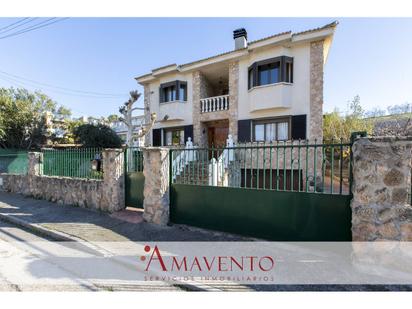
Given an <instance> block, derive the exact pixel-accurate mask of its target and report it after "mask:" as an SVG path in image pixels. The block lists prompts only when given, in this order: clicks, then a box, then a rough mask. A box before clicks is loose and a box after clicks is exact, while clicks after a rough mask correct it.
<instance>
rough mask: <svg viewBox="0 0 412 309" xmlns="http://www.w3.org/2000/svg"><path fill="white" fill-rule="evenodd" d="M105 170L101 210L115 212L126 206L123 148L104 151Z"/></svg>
mask: <svg viewBox="0 0 412 309" xmlns="http://www.w3.org/2000/svg"><path fill="white" fill-rule="evenodd" d="M103 171H104V173H103V192H102V195H103V196H102V200H101V206H100V208H101V210H103V211H108V212H114V211H117V210H120V209H123V208H125V195H124V194H125V193H124V191H125V185H124V152H123V150H122V149H105V150H104V151H103Z"/></svg>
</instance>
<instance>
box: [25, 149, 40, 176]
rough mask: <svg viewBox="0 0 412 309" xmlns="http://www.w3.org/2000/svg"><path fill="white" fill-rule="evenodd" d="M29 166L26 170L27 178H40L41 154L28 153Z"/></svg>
mask: <svg viewBox="0 0 412 309" xmlns="http://www.w3.org/2000/svg"><path fill="white" fill-rule="evenodd" d="M27 155H28V158H29V166H28V170H27V175H29V176H40V175H41V172H42V171H41V161H42V155H43V154H42V153H41V152H29V153H28V154H27Z"/></svg>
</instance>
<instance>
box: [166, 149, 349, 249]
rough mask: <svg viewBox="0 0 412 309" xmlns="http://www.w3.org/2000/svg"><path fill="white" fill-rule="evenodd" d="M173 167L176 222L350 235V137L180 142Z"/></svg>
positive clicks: (256, 233) (313, 236)
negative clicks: (188, 145) (204, 144)
mask: <svg viewBox="0 0 412 309" xmlns="http://www.w3.org/2000/svg"><path fill="white" fill-rule="evenodd" d="M210 153H213V155H212V156H211V155H210ZM170 166H171V170H170V182H171V192H170V198H171V221H172V222H174V223H181V224H189V225H194V226H198V227H203V228H210V229H215V230H220V231H226V232H232V233H238V234H242V235H246V236H252V237H260V238H265V239H269V240H275V241H350V240H351V209H350V200H351V192H350V187H351V143H343V142H342V141H340V142H339V143H333V142H332V143H330V144H317V143H316V141H315V143H314V144H309V143H308V142H306V141H293V142H279V143H270V144H264V143H259V144H245V145H241V146H240V145H238V146H237V147H227V148H211V149H209V148H204V149H199V148H192V149H173V150H170Z"/></svg>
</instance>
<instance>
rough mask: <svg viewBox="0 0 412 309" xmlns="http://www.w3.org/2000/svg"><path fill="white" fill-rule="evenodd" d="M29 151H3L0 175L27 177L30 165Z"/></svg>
mask: <svg viewBox="0 0 412 309" xmlns="http://www.w3.org/2000/svg"><path fill="white" fill-rule="evenodd" d="M27 153H28V152H27V151H15V150H13V151H12V150H1V151H0V173H9V174H19V175H26V174H27V170H28V165H29V158H28V154H27Z"/></svg>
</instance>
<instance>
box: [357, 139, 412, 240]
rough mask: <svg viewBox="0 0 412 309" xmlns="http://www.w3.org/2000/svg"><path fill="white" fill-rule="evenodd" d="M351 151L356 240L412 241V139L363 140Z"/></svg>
mask: <svg viewBox="0 0 412 309" xmlns="http://www.w3.org/2000/svg"><path fill="white" fill-rule="evenodd" d="M352 149H353V179H354V181H353V184H352V191H353V199H352V202H351V207H352V238H353V240H354V241H375V240H402V241H412V206H411V204H410V202H411V196H410V193H411V192H410V191H411V168H412V165H411V160H412V138H395V137H392V138H374V139H367V138H360V139H358V140H356V141H355V143H354V145H353V148H352Z"/></svg>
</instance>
